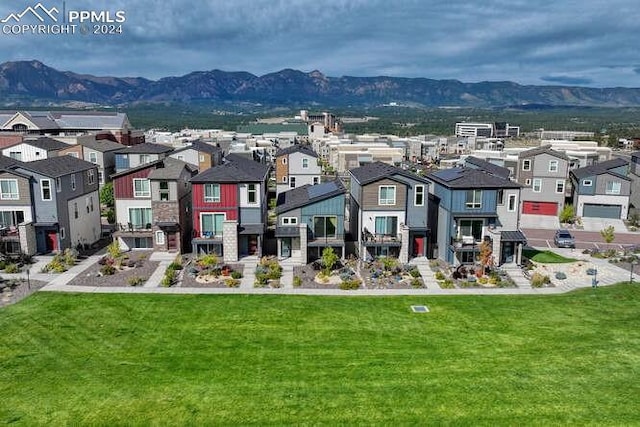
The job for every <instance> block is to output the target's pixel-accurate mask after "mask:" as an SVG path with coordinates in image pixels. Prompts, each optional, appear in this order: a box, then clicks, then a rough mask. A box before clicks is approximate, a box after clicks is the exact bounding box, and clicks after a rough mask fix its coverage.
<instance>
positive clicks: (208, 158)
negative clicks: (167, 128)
mask: <svg viewBox="0 0 640 427" xmlns="http://www.w3.org/2000/svg"><path fill="white" fill-rule="evenodd" d="M169 156H170V157H173V158H174V159H178V160H182V161H183V162H187V163H189V164H191V165H193V166H195V167H196V168H197V169H198V170H199V171H204V170H207V169H209V168H211V167H213V166H218V165H220V164H221V163H222V158H223V151H222V148H220V147H217V146H216V145H214V144H213V143H211V144H209V143H206V142H203V141H194V142H192V143H191V144H189V145H187V146H186V147H182V148H178V149H176V150H174V151H173V152H171V154H169Z"/></svg>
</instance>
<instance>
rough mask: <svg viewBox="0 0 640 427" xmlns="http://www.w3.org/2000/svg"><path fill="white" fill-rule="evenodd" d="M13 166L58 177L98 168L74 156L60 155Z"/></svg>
mask: <svg viewBox="0 0 640 427" xmlns="http://www.w3.org/2000/svg"><path fill="white" fill-rule="evenodd" d="M13 167H14V168H16V167H19V168H22V169H26V170H30V171H32V172H36V173H39V174H42V175H45V176H48V177H51V178H57V177H60V176H64V175H69V174H71V173H76V172H83V171H86V170H89V169H93V168H96V165H95V164H93V163H90V162H87V161H85V160H81V159H78V158H75V157H73V156H58V157H49V158H48V159H42V160H36V161H34V162H21V163H20V164H19V165H18V164H16V165H14V166H13Z"/></svg>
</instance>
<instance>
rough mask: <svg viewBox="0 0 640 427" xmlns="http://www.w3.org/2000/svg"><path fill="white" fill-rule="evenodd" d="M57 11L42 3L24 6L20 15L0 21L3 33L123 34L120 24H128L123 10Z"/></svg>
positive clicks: (63, 6) (56, 8)
mask: <svg viewBox="0 0 640 427" xmlns="http://www.w3.org/2000/svg"><path fill="white" fill-rule="evenodd" d="M61 10H62V12H60V9H59V8H58V7H55V6H54V7H50V8H47V7H45V6H43V5H42V3H37V4H36V5H35V6H27V7H26V8H25V9H24V10H22V11H21V12H12V13H10V14H8V15H7V16H6V17H5V18H3V19H0V23H1V24H2V33H3V34H6V35H19V34H53V35H67V34H82V35H87V34H98V35H113V34H115V35H117V34H122V32H123V26H122V24H123V23H124V22H125V21H126V20H127V17H126V13H125V11H124V10H117V11H110V10H67V8H66V2H63V3H62V8H61Z"/></svg>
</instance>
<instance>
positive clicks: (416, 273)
mask: <svg viewBox="0 0 640 427" xmlns="http://www.w3.org/2000/svg"><path fill="white" fill-rule="evenodd" d="M409 274H410V275H411V277H422V275H421V274H420V272H419V271H418V269H417V268H414V269H411V270H409Z"/></svg>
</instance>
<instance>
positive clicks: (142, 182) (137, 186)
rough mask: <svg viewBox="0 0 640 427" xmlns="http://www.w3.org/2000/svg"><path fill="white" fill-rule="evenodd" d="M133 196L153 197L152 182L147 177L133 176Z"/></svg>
mask: <svg viewBox="0 0 640 427" xmlns="http://www.w3.org/2000/svg"><path fill="white" fill-rule="evenodd" d="M133 197H151V184H150V183H149V180H148V179H145V178H133Z"/></svg>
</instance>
